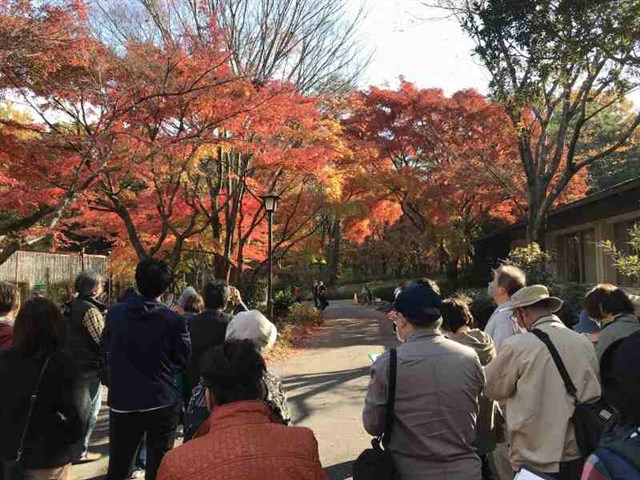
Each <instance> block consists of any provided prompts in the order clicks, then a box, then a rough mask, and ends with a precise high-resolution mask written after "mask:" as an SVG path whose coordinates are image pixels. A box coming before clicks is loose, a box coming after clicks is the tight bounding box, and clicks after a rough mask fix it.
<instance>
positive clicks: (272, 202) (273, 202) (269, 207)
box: [260, 192, 280, 320]
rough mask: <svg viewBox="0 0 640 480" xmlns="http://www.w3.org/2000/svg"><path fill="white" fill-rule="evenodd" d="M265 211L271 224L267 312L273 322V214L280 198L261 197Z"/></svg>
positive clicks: (274, 196)
mask: <svg viewBox="0 0 640 480" xmlns="http://www.w3.org/2000/svg"><path fill="white" fill-rule="evenodd" d="M260 198H261V199H262V205H263V206H264V211H265V212H267V220H268V222H269V247H268V248H269V280H268V285H267V311H268V312H269V317H270V318H271V319H272V320H273V213H274V212H275V211H276V208H277V207H278V200H280V197H279V196H278V195H276V194H275V193H273V192H272V193H267V194H266V195H261V196H260Z"/></svg>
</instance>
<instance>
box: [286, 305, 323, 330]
mask: <svg viewBox="0 0 640 480" xmlns="http://www.w3.org/2000/svg"><path fill="white" fill-rule="evenodd" d="M286 322H287V323H290V324H295V325H319V324H320V323H321V322H322V315H321V313H320V311H319V310H318V309H316V308H314V307H313V306H312V305H308V304H304V303H294V304H293V305H292V306H291V308H290V309H289V315H288V316H287V319H286Z"/></svg>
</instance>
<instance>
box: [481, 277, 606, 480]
mask: <svg viewBox="0 0 640 480" xmlns="http://www.w3.org/2000/svg"><path fill="white" fill-rule="evenodd" d="M561 306H562V300H560V299H559V298H556V297H550V296H549V292H548V290H547V288H546V287H545V286H543V285H532V286H530V287H524V288H522V289H521V290H519V291H518V292H516V293H515V294H514V295H513V297H512V298H511V305H510V307H509V309H510V310H513V312H514V314H515V315H516V317H517V319H518V323H519V324H520V326H521V327H523V328H525V329H526V330H527V331H528V332H531V330H533V329H540V330H542V331H543V332H545V333H546V334H547V335H549V337H550V339H551V341H552V342H553V344H554V346H555V347H556V349H557V350H558V352H559V354H560V356H561V358H562V360H563V362H564V364H565V366H566V368H567V371H568V372H569V375H570V376H571V379H572V380H573V383H574V384H575V385H576V387H577V389H578V391H577V398H578V401H579V402H591V401H594V400H597V399H598V398H599V397H600V381H599V373H598V361H597V358H596V355H595V351H594V349H593V346H592V345H591V342H590V341H589V340H588V339H587V337H585V336H584V335H580V334H579V333H576V332H574V331H572V330H570V329H568V328H567V327H566V326H565V325H564V324H563V323H562V322H561V321H560V319H559V318H558V317H557V316H556V315H554V313H555V312H557V311H558V310H560V307H561ZM485 373H486V377H487V385H486V389H485V394H486V395H487V396H488V397H489V398H493V399H494V400H499V401H503V400H506V402H507V428H508V430H509V434H510V438H511V448H510V452H509V458H510V460H511V465H512V467H513V470H514V471H516V472H517V471H518V470H520V468H522V467H523V466H529V467H533V468H535V469H537V470H540V471H542V472H546V473H548V474H551V475H552V476H553V477H554V478H557V479H562V480H565V479H566V480H569V479H571V480H574V479H579V478H580V473H581V471H582V464H583V462H584V458H583V455H582V454H581V453H580V451H579V450H578V446H577V443H576V438H575V431H574V428H573V425H572V422H571V417H572V416H573V413H574V400H573V398H572V397H571V396H569V394H568V393H567V391H566V389H565V386H564V383H563V381H562V377H561V376H560V374H559V373H558V369H557V367H556V365H555V363H554V362H553V359H552V358H551V354H550V353H549V350H548V349H547V347H546V345H545V344H544V343H543V342H542V341H541V340H539V339H538V338H537V337H536V336H535V335H534V334H532V333H524V334H521V335H515V336H513V337H511V338H508V339H507V340H505V342H504V343H503V344H502V348H501V350H500V352H499V353H498V356H497V357H496V358H495V360H493V361H492V362H491V363H489V365H487V367H486V369H485Z"/></svg>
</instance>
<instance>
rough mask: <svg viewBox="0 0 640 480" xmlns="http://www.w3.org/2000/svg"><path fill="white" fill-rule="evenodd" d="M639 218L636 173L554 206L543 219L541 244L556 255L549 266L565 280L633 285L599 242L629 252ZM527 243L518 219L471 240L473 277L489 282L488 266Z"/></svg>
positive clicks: (524, 228)
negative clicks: (620, 271)
mask: <svg viewBox="0 0 640 480" xmlns="http://www.w3.org/2000/svg"><path fill="white" fill-rule="evenodd" d="M638 221H640V178H635V179H632V180H628V181H626V182H623V183H620V184H618V185H615V186H613V187H611V188H608V189H606V190H603V191H601V192H598V193H595V194H593V195H589V196H587V197H585V198H583V199H581V200H577V201H575V202H572V203H569V204H566V205H562V206H560V207H558V208H556V209H554V210H553V211H552V212H551V213H550V214H549V217H548V219H547V226H546V229H545V247H546V250H547V251H549V252H551V253H552V254H553V256H554V259H555V261H554V263H553V265H551V267H552V269H553V270H554V271H555V272H556V274H557V276H558V278H560V279H561V280H564V281H567V282H577V283H586V284H595V283H602V282H610V283H615V284H617V285H620V286H631V281H630V279H629V278H628V277H625V276H623V275H620V274H619V273H617V272H616V270H615V268H614V267H613V266H612V261H611V258H610V257H609V256H608V255H607V254H606V253H605V252H604V251H603V250H602V249H601V248H600V247H598V244H599V243H600V242H602V241H604V240H612V241H613V242H614V243H615V244H616V246H617V247H618V248H619V249H620V250H622V251H624V252H626V253H628V252H629V244H628V242H629V233H628V230H629V228H631V226H632V225H633V224H634V223H635V222H638ZM525 243H526V225H525V223H524V222H520V223H517V224H514V225H511V226H509V227H505V228H502V229H500V230H497V231H495V232H493V233H491V234H489V235H486V236H484V237H481V238H479V239H478V240H476V241H475V242H474V245H475V257H474V265H473V276H474V279H475V280H476V281H478V282H484V281H488V280H489V278H490V276H491V270H492V269H493V268H495V267H496V266H497V265H498V262H499V261H500V259H503V258H505V257H506V256H507V255H508V254H509V251H510V250H511V249H512V248H514V247H517V246H518V245H524V244H525Z"/></svg>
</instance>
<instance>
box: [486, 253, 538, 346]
mask: <svg viewBox="0 0 640 480" xmlns="http://www.w3.org/2000/svg"><path fill="white" fill-rule="evenodd" d="M526 281H527V279H526V276H525V274H524V272H523V271H522V270H520V269H519V268H518V267H514V266H513V265H503V266H501V267H498V268H497V269H496V270H495V271H494V272H493V280H492V281H491V283H489V288H488V293H489V295H490V296H491V298H493V300H494V301H495V302H496V303H497V304H498V307H497V308H496V309H495V311H494V312H493V315H491V318H489V322H488V323H487V326H486V327H485V329H484V331H485V332H486V333H488V334H489V335H491V338H492V339H493V344H494V345H495V347H496V351H497V352H500V345H501V344H502V342H503V341H504V340H506V339H507V338H509V337H511V336H513V335H516V334H518V333H522V332H523V330H522V329H521V328H520V327H519V326H518V323H517V322H516V320H515V319H514V318H513V317H512V315H511V311H510V310H509V306H510V305H511V303H510V302H511V297H512V296H513V294H514V293H516V292H517V291H518V290H520V289H521V288H522V287H524V286H525V285H526Z"/></svg>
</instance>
